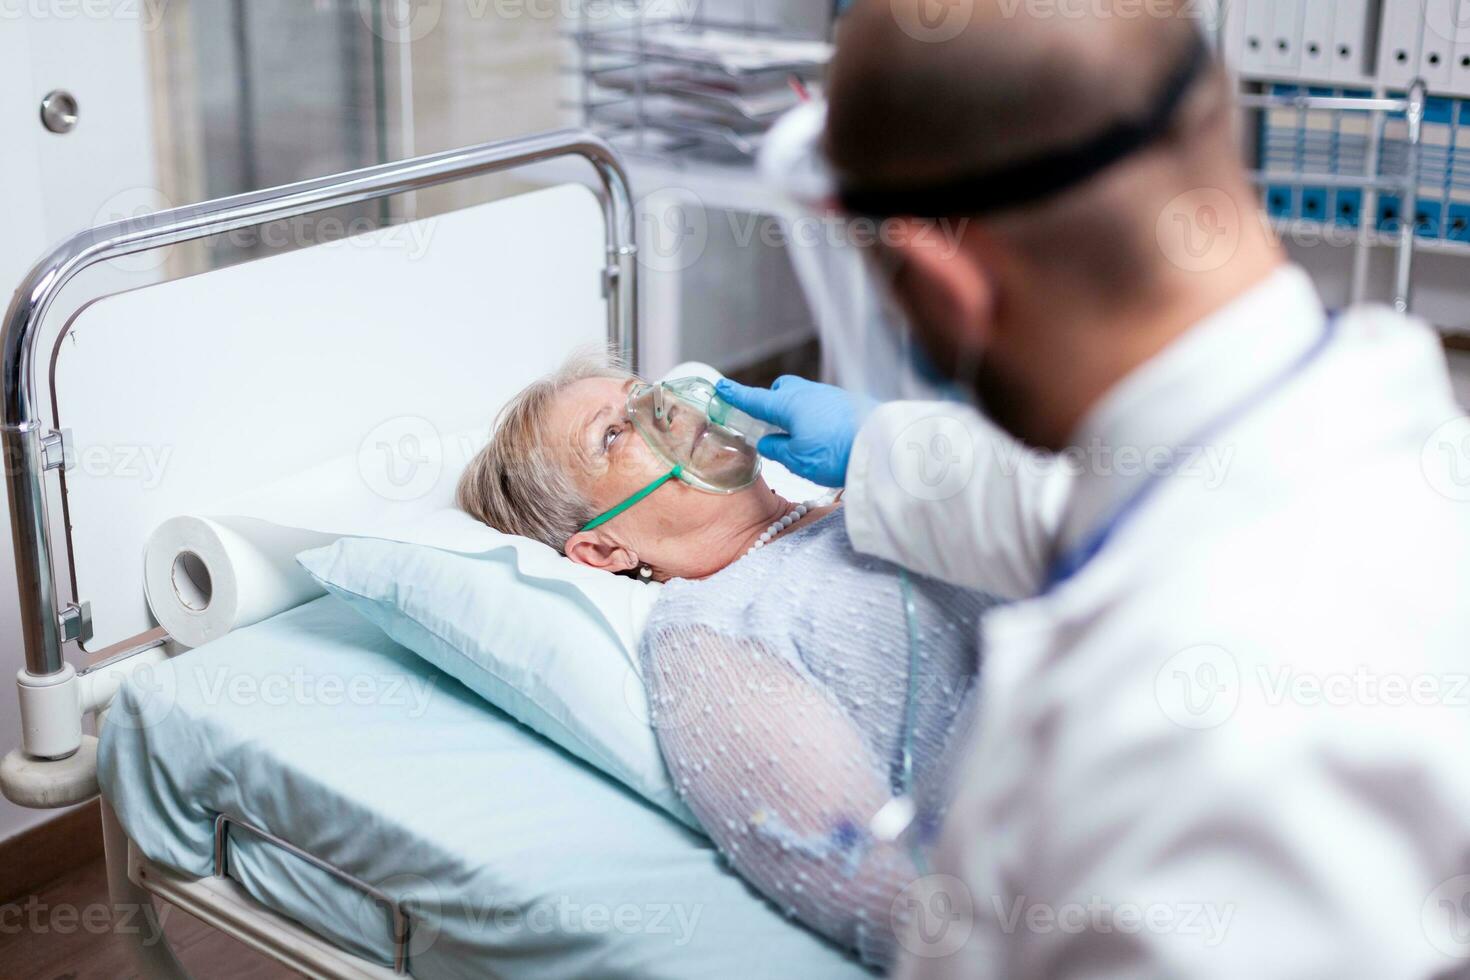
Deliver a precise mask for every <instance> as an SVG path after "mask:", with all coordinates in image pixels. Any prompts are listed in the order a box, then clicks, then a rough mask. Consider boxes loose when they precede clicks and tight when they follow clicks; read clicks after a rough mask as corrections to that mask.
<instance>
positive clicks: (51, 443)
mask: <svg viewBox="0 0 1470 980" xmlns="http://www.w3.org/2000/svg"><path fill="white" fill-rule="evenodd" d="M41 459H42V461H43V464H44V466H45V468H46V469H48V470H61V471H63V472H66V471H68V470H70V469H71V468H72V467H74V466H76V465H77V459H76V453H75V451H74V449H73V442H72V437H71V430H70V429H55V430H52V431H50V432H47V433H46V434H45V435H43V436H42V437H41Z"/></svg>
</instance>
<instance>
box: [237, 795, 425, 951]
mask: <svg viewBox="0 0 1470 980" xmlns="http://www.w3.org/2000/svg"><path fill="white" fill-rule="evenodd" d="M232 824H233V825H234V826H236V827H239V828H240V829H242V830H248V831H250V833H252V834H254V835H255V836H256V837H259V838H260V839H261V840H263V841H266V842H267V843H270V844H274V845H275V846H276V847H278V848H280V849H281V850H283V851H285V852H286V853H287V854H291V855H293V856H295V857H297V858H300V859H301V860H302V861H305V862H306V863H307V864H309V865H311V866H312V867H313V868H316V869H317V870H319V871H322V872H324V873H326V874H329V875H331V876H332V877H333V878H336V879H337V880H338V881H342V882H345V883H347V884H349V885H351V886H352V887H353V888H356V889H357V890H358V891H360V892H362V893H363V894H364V895H366V896H368V897H369V898H371V899H372V900H373V901H375V902H377V903H378V904H380V905H382V906H384V907H386V908H387V910H388V916H389V922H390V927H391V928H392V931H393V972H394V973H395V974H397V975H399V976H404V975H406V974H407V973H408V944H409V941H410V938H411V935H410V934H411V932H412V929H413V920H412V919H411V918H410V916H409V914H408V912H407V910H405V909H404V907H403V903H402V902H399V901H398V900H396V899H394V898H393V897H392V896H391V895H388V894H387V893H386V892H383V891H381V890H380V889H377V888H374V887H373V886H372V885H370V884H368V883H367V882H365V881H363V880H362V879H361V878H358V877H356V876H354V875H351V874H348V873H347V872H346V871H343V870H342V869H341V868H339V867H337V866H336V865H335V864H332V863H330V862H328V861H323V860H322V859H321V858H319V857H317V856H316V855H315V854H312V853H311V852H309V851H304V850H302V849H301V848H299V847H297V846H296V845H295V844H293V843H291V842H290V841H288V840H284V839H282V838H280V837H277V836H276V835H275V834H272V833H271V832H270V831H267V830H262V829H261V828H259V827H257V826H255V825H254V824H253V823H250V822H248V821H245V820H241V819H240V818H238V817H232V816H230V815H228V814H225V813H221V814H219V815H217V816H216V817H215V818H214V876H215V877H216V878H226V877H228V876H229V873H230V859H229V850H230V826H231V825H232Z"/></svg>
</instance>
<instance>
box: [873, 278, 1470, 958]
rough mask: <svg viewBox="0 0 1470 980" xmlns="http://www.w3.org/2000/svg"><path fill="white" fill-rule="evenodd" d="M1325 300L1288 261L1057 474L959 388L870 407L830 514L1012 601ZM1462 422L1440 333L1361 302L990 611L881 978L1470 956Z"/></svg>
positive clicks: (1119, 398) (1114, 404) (1297, 334)
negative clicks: (1157, 480)
mask: <svg viewBox="0 0 1470 980" xmlns="http://www.w3.org/2000/svg"><path fill="white" fill-rule="evenodd" d="M1323 320H1324V314H1323V311H1322V309H1321V306H1320V304H1319V302H1318V300H1317V297H1316V294H1315V293H1314V291H1313V289H1312V287H1311V284H1310V281H1309V280H1308V279H1307V277H1306V276H1305V275H1304V274H1303V273H1302V272H1301V271H1300V270H1297V269H1294V268H1287V269H1283V270H1281V271H1280V272H1278V273H1277V274H1276V275H1275V276H1274V277H1272V278H1271V279H1270V280H1268V281H1267V282H1265V283H1264V284H1262V285H1261V286H1259V287H1257V288H1256V289H1255V290H1254V291H1252V292H1251V293H1250V294H1248V295H1246V296H1244V297H1242V298H1241V299H1239V300H1237V301H1236V302H1235V303H1234V304H1232V305H1231V306H1230V307H1229V308H1227V309H1225V310H1223V311H1221V312H1220V313H1217V314H1216V315H1214V316H1212V317H1211V318H1209V319H1208V320H1206V321H1205V322H1203V323H1201V324H1199V325H1197V326H1196V327H1195V328H1194V329H1193V330H1191V331H1190V332H1189V333H1188V334H1187V335H1186V336H1185V337H1184V338H1182V339H1180V340H1179V341H1178V342H1176V343H1175V344H1173V345H1171V346H1170V347H1169V348H1167V349H1166V350H1165V351H1164V352H1163V353H1161V354H1160V355H1159V356H1158V357H1156V358H1155V359H1154V360H1153V361H1151V362H1150V363H1148V364H1147V365H1145V366H1143V367H1142V368H1140V369H1139V370H1137V371H1136V372H1134V373H1133V374H1132V375H1131V376H1129V377H1128V378H1126V379H1125V380H1124V381H1123V382H1122V383H1120V384H1119V385H1118V386H1117V387H1116V388H1115V389H1114V390H1113V391H1112V392H1110V393H1109V394H1108V395H1107V397H1106V398H1105V399H1104V400H1103V403H1102V404H1101V405H1099V406H1098V407H1097V408H1096V409H1095V410H1094V411H1093V412H1092V413H1091V414H1090V416H1089V417H1088V419H1087V420H1086V422H1085V424H1084V425H1083V427H1082V430H1081V437H1080V439H1079V440H1078V441H1079V443H1080V444H1081V445H1082V446H1083V448H1084V449H1085V450H1087V452H1086V453H1085V454H1084V456H1083V457H1082V462H1083V464H1084V465H1083V466H1081V467H1080V468H1079V467H1071V468H1069V467H1068V466H1066V465H1064V464H1063V463H1061V462H1059V461H1056V460H1054V459H1053V460H1051V461H1050V462H1048V461H1047V460H1043V459H1040V458H1036V457H1030V456H1025V455H1023V454H1020V452H1019V450H1017V449H1016V447H1015V445H1014V443H1011V442H1009V441H1008V440H1007V439H1006V438H1005V437H1004V436H1002V435H1001V434H1000V433H999V432H997V431H996V430H995V429H994V428H992V427H991V426H989V425H988V424H987V423H985V422H984V421H983V420H981V419H980V418H979V417H978V416H976V415H975V414H974V413H973V412H970V411H968V410H966V409H962V408H956V407H954V406H944V405H934V404H919V403H895V404H891V405H888V406H885V407H883V408H881V409H880V410H879V411H878V412H877V413H875V415H874V416H873V417H872V418H871V419H870V421H869V422H868V423H867V424H866V426H865V427H864V429H863V431H862V433H861V434H860V436H859V440H858V443H857V445H856V446H855V448H854V452H853V455H852V462H851V464H850V468H849V474H848V492H847V498H846V509H847V522H848V527H849V530H850V532H851V535H852V538H853V540H854V542H855V543H856V544H857V546H858V547H859V548H860V549H862V550H865V551H868V552H870V553H873V554H877V555H880V556H883V557H887V558H890V559H893V560H896V561H899V562H901V563H903V564H905V565H907V566H909V567H910V568H913V569H915V570H917V571H921V572H926V573H931V574H935V575H939V576H943V577H945V578H948V579H951V580H955V581H960V582H964V583H967V584H971V585H974V586H978V587H986V588H990V589H995V590H999V591H1002V592H1006V593H1009V594H1011V595H1014V596H1028V595H1033V594H1034V593H1035V592H1036V590H1037V588H1038V585H1039V584H1040V583H1041V582H1042V581H1043V578H1044V570H1045V566H1046V565H1047V562H1048V559H1049V556H1050V555H1051V553H1052V551H1053V549H1054V548H1056V547H1058V546H1061V547H1065V546H1067V545H1070V544H1073V543H1075V542H1076V541H1078V540H1079V539H1081V538H1082V537H1083V536H1085V535H1086V534H1087V533H1088V531H1089V529H1091V528H1093V527H1095V526H1097V525H1098V524H1099V523H1100V522H1102V521H1103V520H1104V518H1105V517H1106V516H1107V515H1108V514H1109V513H1111V511H1112V510H1113V509H1114V508H1115V507H1116V506H1117V505H1118V503H1119V501H1121V500H1122V499H1124V498H1125V497H1126V496H1128V494H1129V492H1130V490H1131V489H1133V488H1135V487H1136V486H1137V485H1138V481H1139V480H1140V479H1141V476H1139V475H1138V474H1137V473H1136V472H1135V470H1137V469H1138V468H1139V466H1140V465H1141V462H1142V460H1145V459H1149V458H1152V459H1154V460H1158V459H1159V458H1160V457H1159V455H1158V453H1159V452H1161V451H1162V450H1163V449H1167V448H1168V447H1172V446H1175V445H1177V444H1179V443H1180V442H1181V441H1187V440H1188V438H1189V436H1190V434H1191V433H1193V432H1195V431H1197V430H1198V429H1199V428H1200V427H1201V426H1202V425H1204V424H1205V423H1206V422H1207V421H1208V420H1209V419H1210V418H1212V417H1214V416H1216V415H1218V414H1220V413H1221V412H1222V411H1223V410H1224V409H1225V408H1226V406H1228V405H1230V404H1232V403H1235V402H1237V401H1239V400H1241V398H1242V396H1243V395H1244V394H1246V393H1247V392H1250V391H1251V390H1253V389H1255V388H1257V387H1259V386H1260V384H1261V382H1262V381H1263V379H1266V378H1267V377H1268V376H1270V375H1272V374H1273V373H1276V372H1278V371H1279V370H1280V369H1281V367H1282V366H1283V365H1285V364H1287V363H1289V362H1290V361H1292V360H1293V359H1294V358H1296V357H1297V356H1298V355H1299V354H1300V352H1301V351H1303V350H1305V349H1307V348H1308V347H1310V346H1311V344H1312V341H1313V340H1314V338H1316V337H1317V336H1318V335H1319V333H1320V331H1321V330H1322V323H1323ZM1460 415H1461V413H1460V411H1459V409H1458V408H1457V406H1456V405H1455V404H1454V401H1453V397H1452V395H1451V392H1450V387H1449V383H1448V377H1447V373H1446V368H1445V364H1444V358H1443V355H1442V352H1441V350H1440V347H1439V344H1438V342H1437V339H1436V338H1435V337H1434V336H1433V335H1432V333H1431V332H1430V331H1429V330H1427V329H1426V328H1424V327H1423V326H1421V325H1418V324H1416V323H1414V322H1412V321H1409V320H1406V319H1404V318H1402V317H1398V316H1396V315H1394V314H1393V313H1391V312H1389V311H1387V310H1383V309H1377V308H1365V309H1361V310H1356V311H1353V312H1351V313H1350V314H1348V315H1346V316H1344V317H1342V318H1340V319H1339V321H1338V330H1337V333H1336V336H1335V339H1334V340H1333V341H1332V343H1331V344H1330V346H1329V347H1328V348H1327V349H1326V351H1325V352H1324V354H1323V355H1322V356H1321V357H1320V358H1318V359H1317V360H1316V361H1315V362H1313V363H1312V364H1311V365H1310V366H1309V367H1307V368H1306V369H1305V371H1304V372H1303V373H1302V374H1300V375H1299V376H1297V377H1296V378H1295V379H1294V380H1292V381H1291V382H1289V383H1288V384H1287V385H1286V386H1285V387H1282V388H1281V389H1280V390H1278V391H1276V392H1275V393H1274V394H1272V395H1271V396H1269V398H1268V399H1267V400H1266V401H1264V402H1262V403H1260V404H1259V405H1257V406H1256V408H1255V409H1254V410H1253V411H1251V412H1250V413H1249V414H1247V415H1246V416H1245V417H1244V418H1242V419H1241V420H1240V421H1239V422H1238V423H1237V424H1234V425H1232V426H1231V427H1230V428H1228V429H1227V430H1226V431H1225V432H1224V433H1223V434H1222V435H1221V436H1219V437H1218V438H1217V440H1216V441H1215V447H1214V452H1215V455H1214V456H1213V457H1206V458H1205V459H1204V460H1203V462H1201V463H1199V464H1198V465H1196V467H1195V468H1194V469H1193V471H1190V470H1186V471H1184V472H1180V473H1178V474H1177V475H1174V476H1172V477H1170V478H1168V479H1167V480H1166V481H1165V482H1164V484H1163V485H1162V486H1161V487H1160V488H1159V492H1157V493H1156V494H1154V495H1153V496H1152V497H1151V499H1150V500H1149V501H1148V502H1147V503H1146V504H1145V505H1144V506H1143V507H1142V509H1140V510H1139V511H1138V512H1137V514H1136V516H1135V517H1134V518H1133V519H1132V520H1131V521H1129V522H1127V523H1125V524H1123V525H1122V526H1121V528H1120V529H1119V530H1118V532H1117V534H1116V536H1115V537H1114V538H1113V539H1112V541H1111V543H1110V544H1109V545H1108V546H1107V547H1106V548H1105V549H1104V550H1103V551H1102V552H1101V553H1100V554H1099V555H1098V556H1097V557H1096V559H1095V560H1093V561H1092V562H1091V563H1090V564H1088V565H1087V566H1086V567H1085V568H1084V570H1083V571H1082V572H1081V573H1080V574H1078V575H1077V576H1075V577H1074V578H1072V579H1071V580H1069V581H1067V582H1066V583H1065V584H1063V585H1062V586H1060V587H1059V588H1057V589H1056V590H1055V591H1053V592H1051V593H1049V594H1045V595H1042V596H1040V597H1038V598H1029V599H1022V600H1021V601H1018V602H1016V603H1014V604H1012V605H1009V606H1007V607H1004V608H1000V609H997V610H995V611H993V612H992V613H990V614H989V615H988V617H987V620H986V622H985V624H984V626H983V627H982V633H983V645H984V650H985V662H984V668H983V674H982V678H983V680H982V685H981V691H982V697H981V704H980V721H979V725H978V729H977V732H976V736H975V742H974V744H973V746H972V749H971V754H970V757H969V759H968V760H967V762H966V763H965V764H964V766H963V769H962V771H961V773H960V774H959V777H958V780H957V781H958V784H959V789H958V793H957V796H956V799H955V802H954V804H953V806H952V808H951V810H950V812H949V816H948V819H947V821H946V824H945V827H944V830H943V832H942V835H941V838H940V842H939V845H938V847H937V850H936V853H935V857H934V874H933V875H931V876H930V877H929V878H928V879H926V880H924V881H923V882H921V883H918V884H916V885H915V886H914V888H913V890H912V891H910V892H909V893H908V894H906V895H905V896H903V897H902V898H901V899H900V901H901V902H905V903H908V905H909V908H910V910H911V912H912V913H913V918H914V920H915V924H916V928H914V929H911V930H909V931H908V932H907V933H906V934H905V935H906V937H907V938H906V939H905V940H904V943H903V945H904V947H905V948H906V949H907V950H908V953H907V954H906V956H905V958H904V959H903V960H902V962H901V963H900V965H899V966H898V968H897V972H898V975H900V976H902V977H912V978H922V980H930V978H950V977H953V978H960V977H964V978H972V977H998V978H1004V980H1022V978H1028V977H1038V978H1040V977H1045V978H1069V977H1089V978H1092V977H1119V978H1124V977H1126V978H1136V977H1191V978H1193V977H1221V978H1231V980H1237V978H1251V980H1265V978H1275V977H1302V978H1321V977H1333V978H1337V980H1343V978H1353V977H1363V978H1373V980H1383V978H1392V977H1406V978H1407V977H1429V976H1434V975H1438V974H1439V973H1440V972H1441V971H1453V970H1456V969H1458V970H1460V971H1466V972H1470V959H1467V957H1470V897H1467V896H1470V686H1467V685H1466V680H1467V678H1470V422H1466V421H1464V420H1461V419H1460ZM936 418H939V419H948V421H935V419H936ZM937 437H938V438H937ZM1102 447H1110V450H1111V451H1110V452H1105V451H1104V450H1103V449H1102ZM1150 453H1153V455H1152V456H1151V457H1150V455H1149V454H1150ZM1135 454H1136V459H1137V460H1138V461H1139V462H1138V463H1133V462H1131V461H1132V460H1134V459H1135ZM1211 460H1213V461H1211ZM1079 470H1080V471H1079ZM946 875H948V876H953V877H949V878H947V877H945V876H946Z"/></svg>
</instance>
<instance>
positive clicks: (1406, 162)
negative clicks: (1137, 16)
mask: <svg viewBox="0 0 1470 980" xmlns="http://www.w3.org/2000/svg"><path fill="white" fill-rule="evenodd" d="M1457 3H1458V0H1238V2H1235V3H1232V4H1229V5H1227V9H1226V16H1225V19H1224V20H1223V21H1222V23H1221V25H1220V32H1219V44H1220V50H1221V54H1222V55H1223V56H1224V58H1225V59H1226V61H1227V62H1229V63H1230V64H1231V65H1232V66H1233V67H1234V68H1235V70H1236V73H1237V76H1238V79H1239V84H1240V100H1241V103H1242V105H1243V107H1244V108H1245V110H1246V112H1247V113H1248V114H1249V116H1250V119H1249V120H1248V122H1250V123H1253V124H1254V125H1248V126H1247V128H1246V133H1247V135H1248V136H1249V137H1251V140H1250V141H1249V142H1250V143H1251V144H1252V145H1251V146H1250V152H1251V153H1253V154H1254V158H1255V166H1256V170H1255V173H1254V174H1253V176H1254V178H1255V179H1256V182H1257V184H1258V185H1259V186H1260V187H1261V188H1262V191H1263V195H1264V202H1265V205H1266V210H1267V212H1268V214H1269V216H1270V220H1271V226H1272V228H1273V230H1274V231H1276V232H1277V233H1278V234H1280V235H1282V236H1283V237H1284V238H1285V239H1286V240H1287V241H1288V242H1292V243H1295V242H1300V241H1301V240H1307V241H1316V242H1325V243H1327V244H1330V245H1338V246H1345V247H1347V248H1349V249H1350V250H1351V267H1350V272H1349V273H1348V288H1347V291H1346V293H1347V294H1346V296H1344V297H1343V298H1344V300H1345V301H1347V302H1360V301H1363V300H1365V299H1371V298H1375V297H1374V296H1372V295H1370V288H1369V280H1370V279H1371V278H1373V276H1372V275H1371V274H1370V272H1371V271H1372V270H1373V269H1378V270H1381V263H1379V262H1377V260H1375V259H1374V258H1373V256H1374V255H1376V254H1377V253H1380V252H1383V251H1385V250H1392V251H1393V253H1394V254H1393V276H1392V279H1393V285H1392V287H1391V288H1392V299H1393V301H1394V303H1395V305H1396V306H1397V307H1399V308H1400V309H1404V310H1408V309H1411V308H1412V309H1414V311H1415V312H1424V311H1420V310H1419V309H1418V307H1417V306H1415V293H1416V291H1419V290H1421V289H1422V287H1423V286H1424V283H1423V282H1421V281H1420V280H1421V278H1422V277H1419V276H1416V274H1415V269H1416V261H1415V260H1416V256H1434V257H1436V259H1437V266H1436V267H1437V268H1443V266H1444V263H1445V262H1446V261H1448V262H1457V261H1458V260H1460V259H1464V258H1470V25H1467V29H1465V30H1460V29H1459V28H1458V26H1457V24H1456V20H1457V18H1456V17H1455V16H1454V14H1455V13H1456V12H1457V11H1458V7H1457V6H1456V4H1457ZM1460 35H1463V37H1461V36H1460ZM1442 292H1443V290H1441V293H1442ZM1428 315H1429V316H1430V318H1431V319H1438V320H1441V321H1444V320H1447V319H1448V320H1454V318H1455V317H1454V311H1453V310H1450V309H1447V308H1446V307H1445V304H1444V303H1439V304H1438V305H1437V308H1436V309H1435V310H1434V311H1433V312H1432V313H1430V314H1428ZM1441 325H1442V327H1443V328H1444V329H1446V330H1447V332H1455V333H1459V332H1462V331H1463V329H1464V327H1466V326H1470V324H1461V323H1457V322H1451V323H1449V324H1447V325H1446V324H1444V323H1443V322H1442V324H1441Z"/></svg>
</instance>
